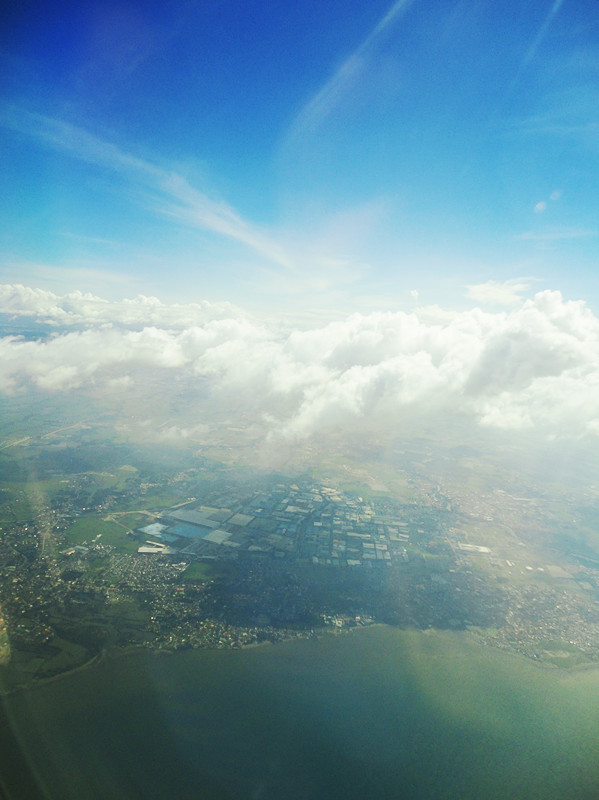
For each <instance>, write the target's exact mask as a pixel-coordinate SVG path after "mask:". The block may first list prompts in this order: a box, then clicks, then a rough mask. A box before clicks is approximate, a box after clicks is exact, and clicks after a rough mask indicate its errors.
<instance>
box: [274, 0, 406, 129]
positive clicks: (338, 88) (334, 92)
mask: <svg viewBox="0 0 599 800" xmlns="http://www.w3.org/2000/svg"><path fill="white" fill-rule="evenodd" d="M412 1H413V0H396V2H395V3H393V4H392V5H391V7H390V8H389V10H388V11H387V13H386V14H384V15H383V16H382V17H381V19H380V20H379V22H378V23H377V24H376V25H375V27H374V28H373V29H372V30H371V31H370V33H369V34H368V36H366V38H365V39H364V40H363V41H362V42H361V43H360V45H359V46H358V47H357V48H356V49H355V50H354V52H353V53H352V54H351V55H350V56H348V58H346V59H345V61H343V63H342V64H341V66H340V67H338V69H337V70H336V71H335V73H334V74H333V76H332V77H331V78H330V79H329V80H328V81H327V82H326V83H325V84H324V85H323V86H322V87H321V88H320V90H319V91H318V92H317V93H316V94H315V95H314V96H313V97H312V98H311V100H310V101H309V102H308V103H307V104H306V105H305V106H304V108H302V110H301V111H300V112H299V114H298V115H297V117H296V118H295V120H294V121H293V124H292V126H291V130H290V133H289V135H288V142H290V141H292V140H294V139H297V138H299V137H302V136H305V135H306V134H312V133H314V132H315V131H317V130H318V128H319V127H320V126H321V125H322V123H323V122H324V120H325V119H326V118H327V117H328V116H329V115H330V114H331V113H332V112H333V110H334V109H335V108H336V107H337V106H338V104H339V103H340V102H341V101H342V100H344V99H345V98H346V97H347V95H348V93H349V92H350V91H351V89H352V88H353V87H354V86H355V84H356V83H357V82H358V80H359V79H360V78H361V76H362V75H363V72H364V68H365V65H366V63H367V60H368V57H369V55H370V54H371V53H372V51H373V50H374V49H375V48H376V46H377V45H378V44H379V42H380V41H381V39H382V37H383V36H384V35H385V33H386V32H387V31H388V30H389V29H390V28H391V27H392V25H393V24H394V23H395V22H397V20H398V19H399V18H400V17H401V16H402V15H403V14H404V13H405V12H406V11H407V10H408V8H409V7H410V5H411V4H412Z"/></svg>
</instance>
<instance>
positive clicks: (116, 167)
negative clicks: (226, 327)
mask: <svg viewBox="0 0 599 800" xmlns="http://www.w3.org/2000/svg"><path fill="white" fill-rule="evenodd" d="M0 126H3V127H5V128H9V129H12V130H15V131H18V132H19V133H23V134H25V135H27V136H30V137H33V138H34V139H36V140H38V141H39V142H41V143H43V144H46V145H48V146H50V147H52V148H53V149H55V150H60V151H63V152H66V153H68V154H70V155H71V156H72V157H74V158H77V159H80V160H81V161H85V162H87V163H90V164H95V165H97V166H100V167H103V168H104V169H108V170H110V171H111V172H112V173H113V175H114V176H116V177H117V178H121V177H122V176H124V177H125V178H126V180H127V181H128V182H129V186H137V187H138V188H140V189H143V190H145V191H146V192H149V193H151V203H152V205H153V207H154V210H155V211H157V212H158V213H160V214H164V215H167V216H169V217H170V218H171V219H174V220H175V221H177V222H179V223H182V224H185V225H190V226H192V227H196V228H201V229H205V230H209V231H213V232H214V233H217V234H220V235H222V236H225V237H227V238H230V239H233V240H235V241H237V242H240V243H242V244H244V245H246V246H247V247H249V248H250V249H251V250H254V251H255V252H257V253H259V254H260V255H262V256H265V257H266V258H267V259H269V260H270V261H272V262H274V263H276V264H278V265H279V266H284V267H289V266H290V260H289V257H288V255H287V253H286V252H284V250H283V248H282V247H281V245H280V244H279V243H278V242H277V241H275V239H274V237H273V236H271V235H270V234H269V233H268V232H266V231H263V230H261V229H260V228H259V227H258V226H257V225H254V224H253V223H251V222H249V221H248V220H246V219H244V218H243V217H242V216H241V215H239V214H238V213H237V212H236V211H235V210H234V209H233V208H231V207H230V206H229V205H227V204H226V203H225V202H223V201H221V200H218V199H215V198H213V197H209V196H208V195H207V194H205V193H204V192H201V191H198V190H197V189H195V188H194V187H192V186H191V185H190V184H189V182H188V181H187V180H186V179H185V177H183V176H182V175H179V174H177V173H175V172H172V171H169V170H167V169H164V168H163V167H161V166H158V165H157V164H154V163H152V162H151V161H148V160H144V159H142V158H139V157H137V156H134V155H132V154H131V153H128V152H126V151H125V150H122V149H121V148H119V147H117V146H116V145H114V144H112V143H111V142H107V141H104V140H103V139H101V138H99V137H97V136H95V135H94V134H92V133H89V131H87V130H85V129H83V128H80V127H78V126H76V125H72V124H70V123H68V122H65V121H64V120H60V119H54V118H52V117H48V116H45V115H43V114H34V113H31V112H29V111H26V110H25V109H17V108H5V109H4V111H3V112H2V113H1V114H0Z"/></svg>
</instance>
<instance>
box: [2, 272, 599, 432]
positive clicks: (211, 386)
mask: <svg viewBox="0 0 599 800" xmlns="http://www.w3.org/2000/svg"><path fill="white" fill-rule="evenodd" d="M11 292H12V293H11ZM2 296H3V297H4V298H6V297H9V298H10V307H11V309H12V312H13V313H14V314H19V313H22V314H30V315H35V314H37V315H38V316H40V317H44V316H45V318H55V319H58V318H60V317H61V315H64V314H67V315H68V314H73V315H74V317H75V318H77V319H78V321H79V322H81V321H83V320H86V321H87V327H85V329H83V330H69V331H66V332H65V331H61V332H57V333H55V334H54V335H53V336H51V337H50V338H45V339H37V340H28V339H24V338H22V337H14V336H12V337H5V338H3V339H0V391H2V392H5V393H15V392H20V391H26V390H27V389H28V388H29V387H32V386H33V387H36V388H37V389H40V390H45V391H52V392H69V391H72V390H76V389H79V388H85V389H87V390H89V389H93V387H101V388H102V389H103V390H104V391H105V390H107V387H108V388H109V387H113V388H114V390H115V391H116V390H118V389H119V387H120V389H121V390H123V385H126V383H127V381H126V380H125V379H127V378H128V377H130V376H133V379H134V378H135V375H136V374H138V371H139V370H140V369H143V368H147V369H149V370H151V371H152V374H153V375H154V376H156V375H164V377H165V378H166V380H165V387H168V385H169V384H172V383H173V381H174V379H175V378H176V379H180V378H183V377H184V378H185V380H187V381H188V382H189V385H190V386H193V385H194V381H195V382H197V386H198V387H199V386H200V385H201V386H202V392H201V393H200V391H199V389H198V401H197V403H198V405H197V415H198V419H197V423H198V424H200V423H201V422H202V413H201V402H202V399H201V398H203V397H205V396H206V387H208V390H209V391H208V393H209V395H210V397H211V398H212V401H213V402H215V403H216V406H217V407H218V404H219V403H220V402H221V401H222V402H223V406H224V405H226V402H227V400H231V399H233V400H234V401H235V402H236V403H237V407H238V408H239V407H240V406H241V407H244V406H245V407H247V408H248V409H251V410H252V413H253V414H254V416H255V417H256V418H257V419H259V420H260V425H261V428H260V432H261V434H263V435H264V436H267V437H269V438H271V439H273V438H274V439H284V440H291V441H293V440H301V439H307V438H309V437H313V436H318V435H319V434H321V433H324V432H326V431H340V430H341V431H343V430H344V429H345V430H347V431H351V432H355V431H364V432H365V433H366V432H369V431H372V432H382V431H393V430H394V429H398V428H399V427H401V425H405V424H407V422H406V421H409V420H411V419H416V418H417V419H423V420H426V419H430V420H432V421H433V422H439V421H442V419H443V418H444V417H445V416H446V415H453V416H455V415H457V416H458V417H460V418H463V419H464V420H466V421H470V422H472V423H473V424H475V425H480V426H484V427H487V428H492V429H497V430H535V431H538V432H541V433H543V434H547V435H550V436H558V437H573V438H576V437H581V436H584V435H587V434H599V319H598V318H597V317H595V316H594V314H593V313H592V312H591V311H590V309H589V308H588V307H587V306H586V305H585V304H584V303H583V302H581V301H569V302H566V301H564V299H563V298H562V296H561V295H560V293H559V292H551V291H543V292H540V293H538V294H537V295H536V296H535V297H534V298H533V299H531V300H527V301H525V302H523V303H522V304H521V305H520V306H519V307H518V308H517V309H515V310H513V311H511V312H510V313H506V312H501V313H487V312H483V311H482V310H480V309H472V310H470V311H465V312H461V313H455V314H449V313H446V312H442V311H441V310H438V313H436V314H435V312H434V310H431V309H427V310H426V312H424V311H422V312H419V311H416V312H413V313H409V314H408V313H404V312H397V313H374V314H370V315H366V316H364V315H359V314H354V315H352V316H349V317H347V318H346V319H344V320H341V321H336V322H332V323H330V324H328V325H324V326H322V327H317V328H313V329H311V330H295V331H291V332H288V333H286V334H285V335H282V334H281V333H280V332H277V331H274V330H272V329H270V328H268V327H267V326H265V325H263V324H260V323H258V322H256V321H254V320H251V319H249V318H247V317H244V316H242V315H241V314H235V313H234V310H233V309H230V313H229V314H228V315H223V311H224V309H223V308H219V309H218V318H216V317H215V316H213V317H212V318H209V317H210V313H211V311H212V309H211V307H209V308H208V310H207V312H206V317H205V318H204V319H200V317H201V313H200V311H198V312H197V315H196V318H195V319H194V320H193V321H192V322H191V323H190V324H179V325H177V326H175V325H169V324H167V321H168V320H172V319H174V318H175V317H176V316H177V314H178V313H179V312H178V310H177V309H180V307H175V306H163V305H162V304H160V303H159V302H158V301H154V300H151V299H148V298H142V299H139V298H138V299H137V300H136V301H128V302H127V301H123V302H122V303H120V304H119V303H117V304H111V303H107V302H106V301H101V300H99V299H98V298H89V297H87V296H83V295H78V294H74V295H69V298H71V299H70V301H69V302H71V303H72V307H70V308H66V300H65V299H64V298H62V299H59V300H60V302H58V301H57V299H56V297H55V296H52V297H50V296H49V293H47V292H39V291H38V290H24V289H23V287H17V289H14V287H13V288H7V287H4V290H3V294H2ZM19 298H20V300H19ZM4 302H5V305H6V301H4ZM19 302H21V306H20V310H19V307H18V303H19ZM183 308H184V309H186V310H187V311H186V313H189V314H191V312H190V311H189V309H190V308H191V307H188V306H184V307H183ZM193 308H194V309H195V306H194V307H193ZM199 309H200V310H202V309H203V307H202V306H200V307H199ZM203 311H204V312H205V311H206V309H203ZM144 313H147V314H148V323H150V322H153V323H154V324H146V325H145V326H144V327H141V328H140V327H139V323H140V320H141V318H142V316H143V314H144ZM127 314H129V317H127ZM111 315H112V317H113V319H114V320H115V321H116V320H117V319H118V322H119V325H108V324H106V323H107V321H108V320H109V318H110V316H111ZM184 318H185V319H187V318H186V317H184ZM127 319H129V320H130V324H131V325H133V326H136V327H137V328H138V329H135V330H132V329H130V328H128V327H127V326H126V324H125V323H126V321H127ZM159 323H160V324H159ZM165 390H166V389H165ZM441 424H442V422H441Z"/></svg>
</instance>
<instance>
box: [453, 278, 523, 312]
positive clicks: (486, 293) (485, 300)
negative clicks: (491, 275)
mask: <svg viewBox="0 0 599 800" xmlns="http://www.w3.org/2000/svg"><path fill="white" fill-rule="evenodd" d="M529 280H531V279H530V278H513V279H512V280H509V281H504V282H503V283H499V282H498V281H487V282H486V283H476V284H472V285H470V286H467V287H466V289H467V292H466V296H467V297H469V298H470V299H471V300H474V301H475V302H477V303H482V304H483V305H496V306H514V305H518V304H519V303H521V302H522V292H527V291H528V290H529V289H530V284H529V283H528V281H529Z"/></svg>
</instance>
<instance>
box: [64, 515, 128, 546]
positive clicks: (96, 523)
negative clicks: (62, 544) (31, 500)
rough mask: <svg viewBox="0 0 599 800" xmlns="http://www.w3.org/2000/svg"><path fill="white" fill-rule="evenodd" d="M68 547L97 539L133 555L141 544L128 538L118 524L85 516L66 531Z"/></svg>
mask: <svg viewBox="0 0 599 800" xmlns="http://www.w3.org/2000/svg"><path fill="white" fill-rule="evenodd" d="M65 537H66V541H67V543H68V545H70V546H71V547H72V546H73V545H76V544H90V543H91V542H92V541H94V540H95V539H96V538H97V537H99V539H98V541H99V542H101V544H105V545H112V546H113V547H116V548H118V549H119V550H123V551H124V552H128V553H133V552H135V551H136V550H137V548H138V547H139V542H138V541H137V539H134V538H132V537H130V536H127V533H126V531H125V528H123V527H121V526H120V525H118V524H117V523H116V522H110V521H107V520H104V519H102V518H101V517H99V516H95V515H92V514H85V515H84V516H82V517H79V519H77V520H76V521H75V522H74V523H73V524H72V525H71V526H70V527H69V528H67V529H66V531H65Z"/></svg>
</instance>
